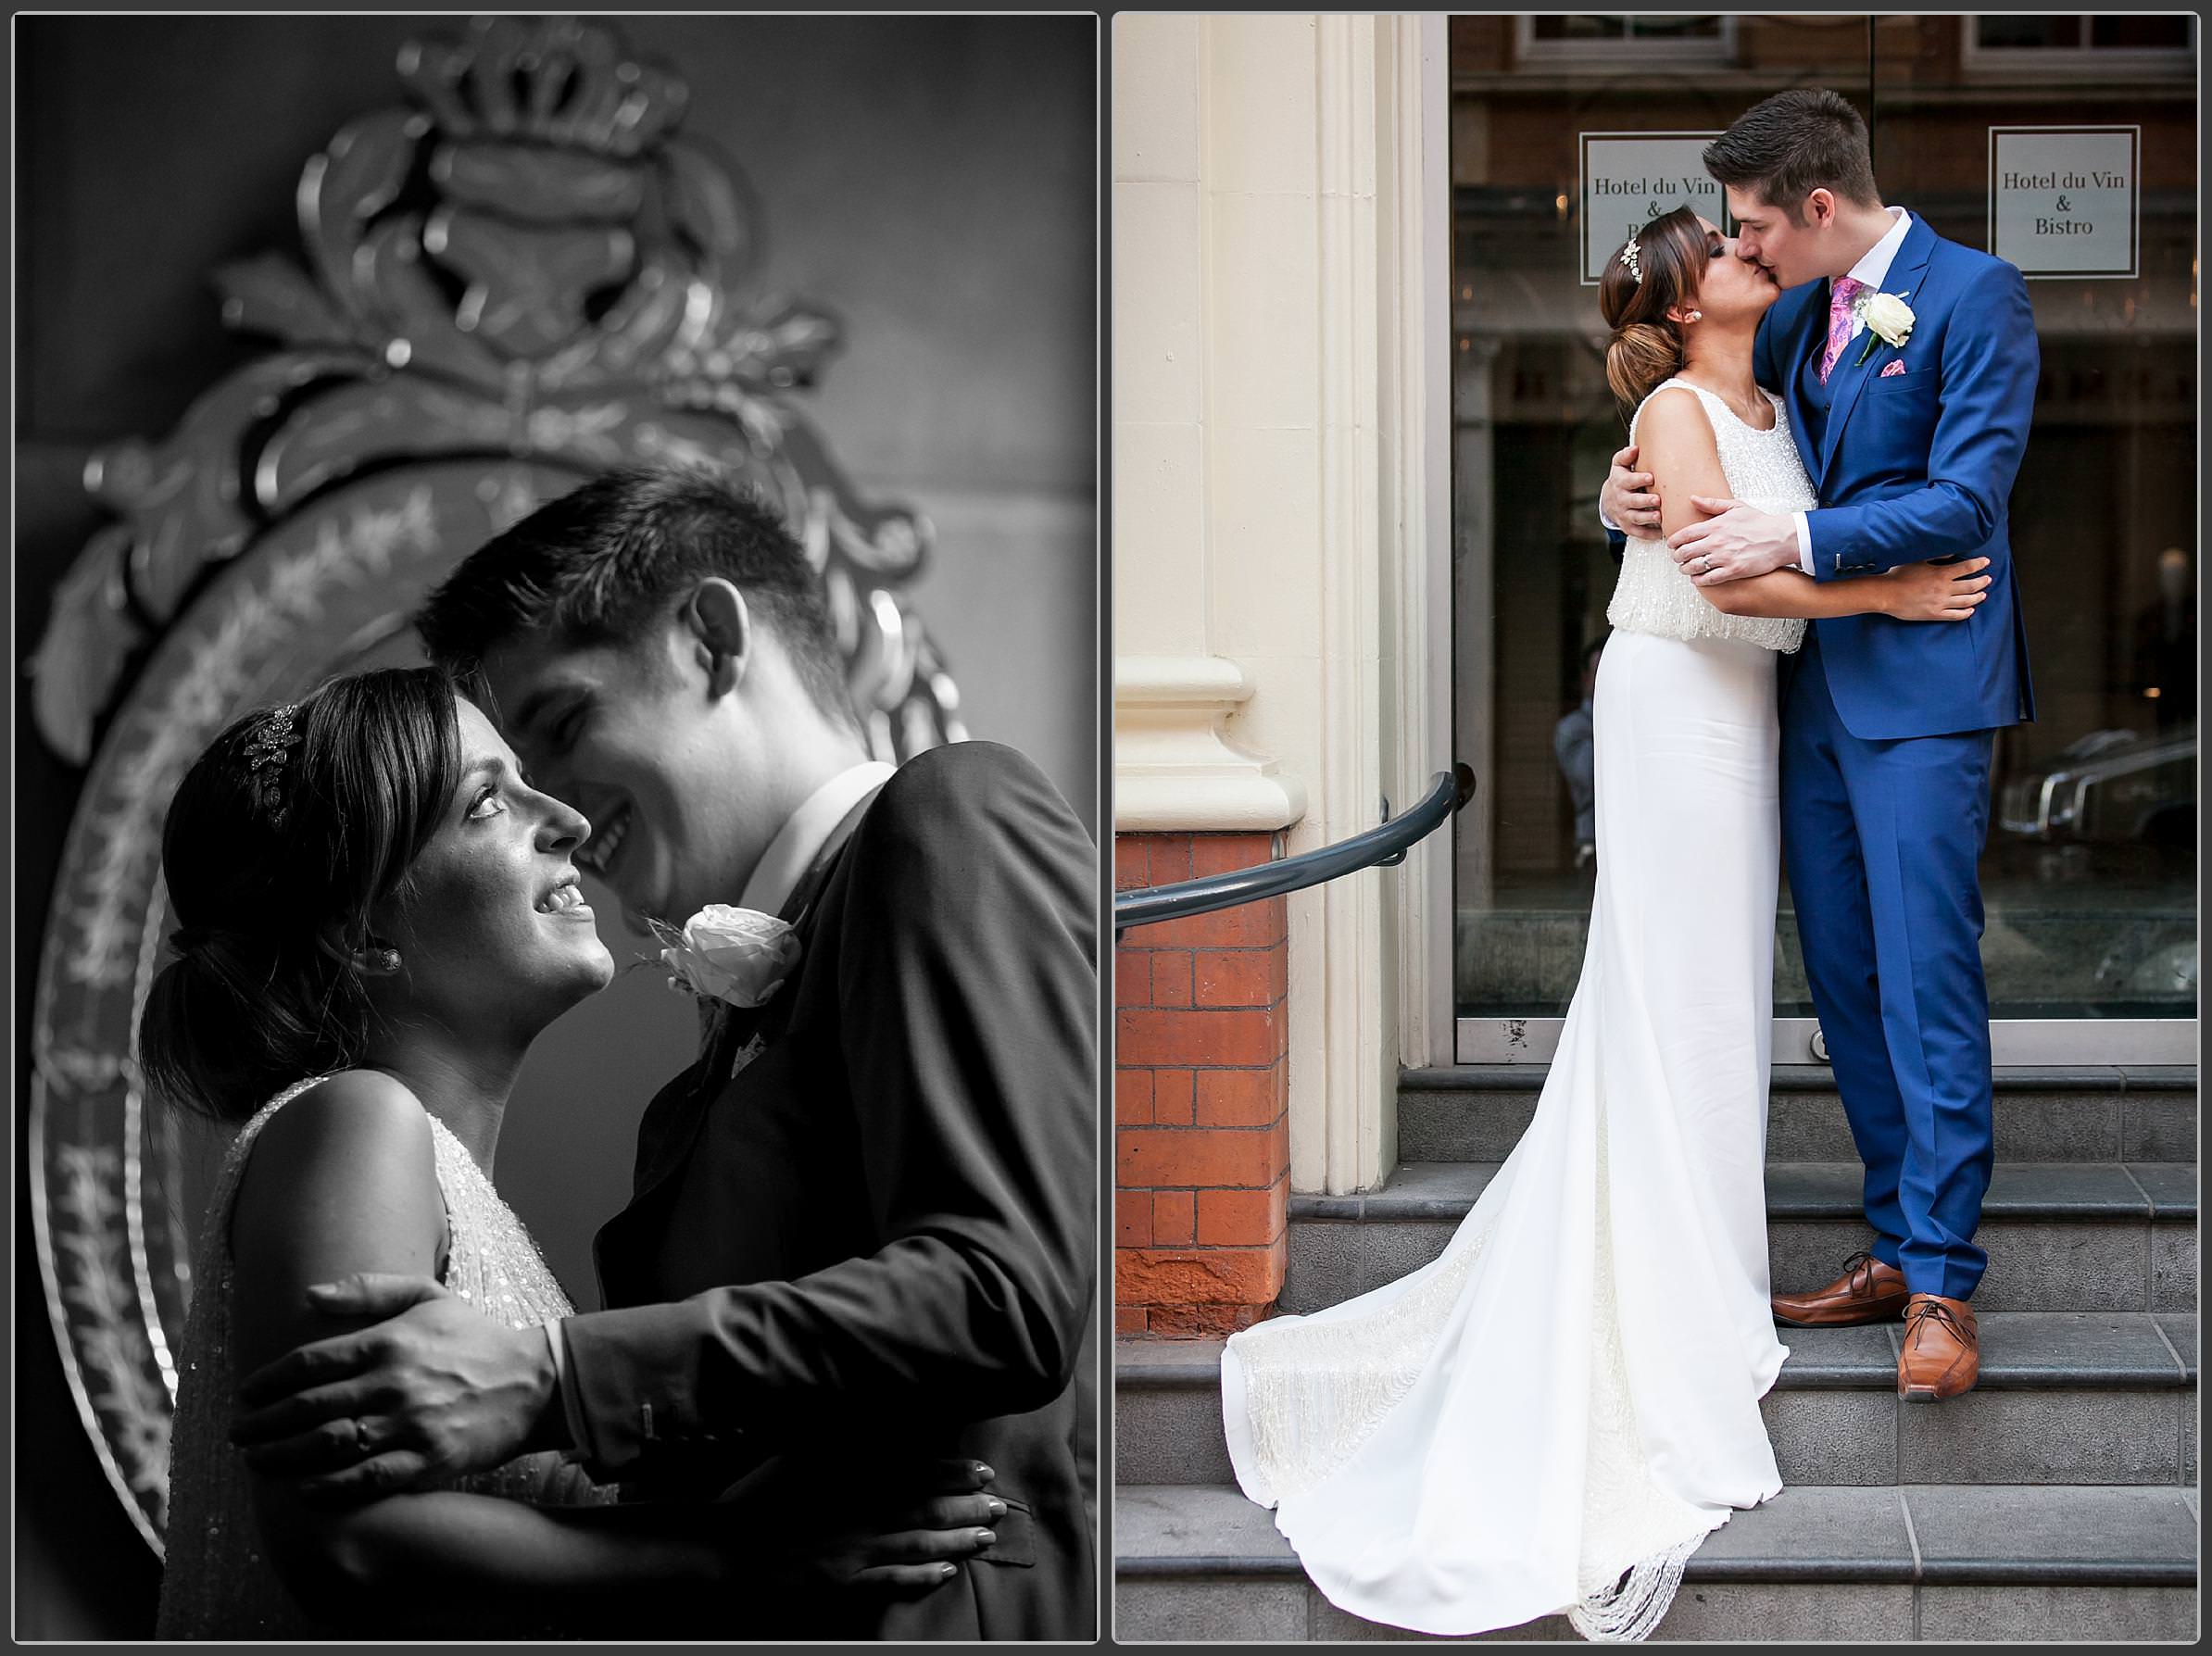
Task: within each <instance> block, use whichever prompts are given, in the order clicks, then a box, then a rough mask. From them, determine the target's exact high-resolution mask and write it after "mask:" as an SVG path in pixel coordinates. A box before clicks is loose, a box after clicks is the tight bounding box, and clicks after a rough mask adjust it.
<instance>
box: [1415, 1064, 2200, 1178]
mask: <svg viewBox="0 0 2212 1656" xmlns="http://www.w3.org/2000/svg"><path fill="white" fill-rule="evenodd" d="M1548 1067H1549V1066H1547V1065H1544V1064H1464V1065H1460V1066H1456V1067H1453V1068H1449V1069H1428V1070H1408V1071H1406V1072H1404V1073H1402V1074H1401V1076H1400V1078H1399V1086H1398V1155H1399V1158H1400V1160H1405V1161H1502V1160H1504V1159H1505V1158H1506V1157H1507V1156H1508V1155H1510V1154H1512V1152H1513V1147H1514V1145H1515V1144H1517V1143H1519V1142H1520V1137H1521V1135H1522V1133H1523V1132H1524V1131H1526V1130H1527V1126H1528V1122H1529V1118H1530V1117H1531V1116H1533V1115H1534V1114H1535V1113H1536V1100H1537V1095H1538V1093H1539V1092H1540V1091H1541V1089H1542V1087H1543V1084H1544V1073H1545V1071H1546V1070H1547V1068H1548ZM1768 1098H1769V1102H1768V1108H1767V1116H1766V1159H1767V1160H1769V1161H1849V1160H1854V1158H1855V1157H1856V1155H1857V1151H1856V1150H1855V1149H1854V1148H1853V1145H1852V1142H1851V1128H1850V1125H1849V1123H1847V1122H1846V1121H1845V1120H1844V1117H1843V1101H1842V1099H1841V1098H1840V1097H1839V1096H1838V1095H1837V1092H1836V1081H1835V1075H1834V1073H1833V1072H1832V1071H1830V1070H1829V1068H1828V1067H1827V1066H1826V1065H1825V1064H1778V1065H1776V1066H1775V1068H1774V1072H1773V1082H1772V1085H1771V1087H1770V1090H1769V1095H1768ZM2196 1104H2197V1073H2196V1071H2195V1069H2194V1068H2193V1067H2192V1066H2187V1065H2136V1066H2127V1067H2121V1066H2114V1065H2109V1064H2106V1065H2094V1066H2088V1065H2085V1066H2080V1067H2069V1068H2065V1069H2035V1070H2027V1069H2010V1070H2001V1071H1999V1072H1998V1073H1997V1076H1996V1128H1997V1156H1998V1159H1999V1160H2005V1161H2188V1162H2193V1161H2194V1160H2196Z"/></svg>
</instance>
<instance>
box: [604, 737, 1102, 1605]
mask: <svg viewBox="0 0 2212 1656" xmlns="http://www.w3.org/2000/svg"><path fill="white" fill-rule="evenodd" d="M840 832H841V833H843V834H846V836H847V837H845V838H844V839H843V841H842V843H836V844H833V846H832V847H830V848H829V849H828V850H827V851H825V853H824V854H823V859H820V860H818V862H817V864H816V867H815V869H814V870H813V871H812V872H811V874H810V877H809V885H810V886H811V888H812V896H811V901H809V902H808V903H807V906H806V911H805V913H804V915H803V917H802V918H801V920H800V922H799V933H800V935H801V939H802V943H803V948H804V952H803V954H802V956H801V959H800V962H799V965H798V969H797V970H796V971H795V972H794V973H793V974H792V976H791V978H790V979H789V980H788V981H787V982H786V984H785V985H784V986H783V988H782V989H781V990H780V991H778V993H777V994H776V996H775V997H774V998H773V1000H772V1001H771V1002H770V1003H769V1005H768V1006H767V1007H766V1008H764V1009H762V1010H761V1012H760V1014H759V1015H758V1016H754V1015H750V1014H743V1013H741V1014H738V1016H737V1018H736V1020H735V1027H734V1028H733V1029H732V1030H731V1031H730V1032H729V1033H728V1035H727V1036H726V1037H725V1038H723V1039H722V1040H720V1041H718V1042H717V1043H715V1044H714V1045H713V1046H712V1047H710V1050H709V1052H708V1054H707V1055H706V1057H705V1058H704V1059H703V1060H701V1061H700V1062H698V1063H695V1064H694V1065H693V1066H692V1068H691V1069H689V1070H687V1071H686V1072H685V1073H684V1074H683V1075H682V1076H680V1077H678V1078H677V1079H676V1080H675V1081H674V1082H673V1083H672V1084H671V1085H669V1086H668V1087H667V1088H664V1089H663V1090H662V1092H661V1094H660V1097H658V1098H655V1099H654V1101H653V1103H652V1105H651V1106H650V1107H649V1109H648V1110H647V1114H646V1119H645V1121H644V1123H643V1125H642V1126H641V1129H640V1137H639V1160H638V1168H637V1178H636V1186H635V1196H634V1198H633V1199H632V1201H631V1204H630V1206H629V1207H628V1208H627V1209H625V1210H624V1211H622V1213H621V1214H620V1215H618V1216H617V1217H616V1218H615V1219H613V1220H612V1221H611V1222H610V1223H608V1224H607V1226H606V1227H605V1228H604V1229H602V1230H601V1231H600V1233H599V1236H598V1241H597V1261H598V1267H599V1276H600V1282H601V1286H602V1288H603V1290H604V1293H605V1298H606V1301H607V1304H608V1305H609V1306H610V1308H617V1309H610V1310H608V1311H600V1312H596V1313H592V1314H588V1315H583V1316H578V1317H575V1318H573V1319H572V1320H571V1321H570V1322H569V1324H567V1335H568V1353H569V1362H570V1376H569V1377H570V1384H571V1385H572V1386H575V1387H576V1389H577V1395H578V1398H579V1399H580V1400H581V1403H582V1407H583V1411H584V1417H585V1421H586V1423H587V1424H588V1427H589V1430H590V1435H591V1438H592V1442H591V1443H590V1444H589V1445H587V1446H584V1447H585V1448H586V1449H587V1451H588V1454H589V1458H590V1464H591V1466H592V1469H593V1471H594V1473H595V1474H597V1475H598V1476H600V1477H602V1478H620V1479H621V1480H622V1482H623V1485H624V1488H625V1493H630V1492H632V1491H633V1490H642V1491H644V1492H645V1493H647V1494H648V1495H650V1494H661V1495H677V1494H682V1493H685V1492H690V1493H695V1494H710V1493H712V1492H713V1491H715V1490H718V1489H720V1488H722V1487H724V1486H727V1485H729V1484H731V1483H732V1482H733V1481H734V1480H735V1479H737V1478H739V1477H741V1476H744V1475H746V1474H748V1473H754V1474H756V1476H760V1475H764V1474H767V1475H773V1477H774V1478H775V1479H776V1481H777V1482H778V1484H779V1486H780V1487H785V1488H794V1489H801V1490H810V1491H811V1492H812V1494H813V1495H815V1496H818V1497H819V1499H821V1501H822V1502H823V1505H824V1506H825V1507H827V1508H829V1509H832V1510H836V1509H838V1508H840V1507H843V1508H848V1509H850V1510H852V1511H855V1512H859V1511H861V1510H863V1507H864V1505H865V1503H866V1502H868V1501H871V1500H873V1499H875V1498H877V1497H878V1496H880V1495H881V1494H883V1493H884V1492H886V1490H887V1489H890V1488H892V1487H911V1478H912V1475H913V1467H914V1464H915V1463H916V1462H920V1461H924V1460H928V1459H933V1458H936V1457H958V1458H963V1459H965V1458H973V1459H975V1460H980V1461H982V1462H986V1463H987V1464H988V1465H989V1466H991V1467H992V1468H993V1469H994V1470H995V1471H996V1473H997V1474H998V1475H997V1480H996V1483H995V1485H994V1490H993V1492H994V1493H996V1494H998V1495H999V1496H1000V1497H1001V1498H1002V1499H1005V1500H1006V1501H1007V1502H1008V1503H1009V1507H1010V1510H1009V1512H1008V1513H1007V1516H1006V1518H1005V1519H1004V1520H1002V1521H1000V1522H999V1524H997V1525H996V1528H997V1531H998V1535H999V1541H998V1543H997V1545H996V1546H994V1547H993V1548H992V1549H990V1550H989V1551H988V1552H987V1553H985V1554H983V1555H981V1557H980V1558H978V1559H977V1560H975V1561H974V1562H971V1563H968V1564H966V1565H963V1566H962V1568H961V1575H960V1578H959V1579H957V1580H955V1581H953V1582H952V1583H950V1584H949V1585H948V1586H947V1587H942V1588H939V1589H937V1590H936V1591H934V1592H932V1593H929V1594H926V1595H924V1597H922V1598H920V1599H918V1600H906V1601H903V1602H897V1603H891V1604H887V1605H886V1604H885V1603H884V1602H882V1601H880V1600H875V1599H873V1598H872V1597H867V1596H862V1595H852V1594H848V1595H844V1596H842V1597H840V1598H838V1599H837V1600H836V1601H835V1602H832V1603H829V1604H826V1605H821V1606H815V1607H812V1608H810V1609H809V1610H808V1611H807V1612H805V1614H804V1617H803V1618H802V1619H804V1620H806V1621H807V1622H808V1623H809V1624H810V1625H805V1626H801V1627H797V1628H788V1629H786V1630H788V1631H792V1632H798V1633H805V1634H811V1635H813V1636H814V1637H886V1638H969V1639H973V1638H1024V1637H1026V1638H1038V1637H1045V1638H1083V1639H1088V1638H1090V1637H1093V1635H1094V1630H1095V1611H1094V1600H1095V1594H1096V1586H1095V1583H1096V1574H1095V1562H1094V1561H1095V1549H1096V1538H1095V1535H1094V1532H1093V1526H1092V1523H1091V1519H1090V1515H1089V1512H1088V1510H1087V1508H1088V1504H1089V1499H1091V1498H1093V1497H1094V1496H1095V1477H1096V1467H1095V1464H1090V1463H1088V1462H1090V1461H1091V1460H1092V1458H1093V1457H1094V1456H1095V1450H1093V1449H1091V1448H1090V1447H1089V1446H1090V1444H1091V1441H1092V1423H1091V1414H1092V1411H1094V1410H1095V1409H1096V1407H1097V1385H1098V1381H1097V1374H1096V1369H1097V1350H1096V1342H1095V1339H1094V1338H1093V1335H1092V1330H1093V1327H1094V1319H1093V1299H1094V1295H1095V1292H1096V1281H1097V1265H1096V1252H1097V1248H1096V1241H1095V1238H1096V1236H1097V1224H1096V1203H1097V1188H1098V1175H1097V1166H1098V1163H1097V1157H1098V1127H1097V1109H1098V1105H1097V1095H1096V1085H1097V1083H1096V1068H1095V1062H1094V1053H1095V1050H1096V1045H1097V1027H1096V1026H1097V1011H1096V1008H1097V972H1098V964H1097V935H1096V922H1095V906H1096V896H1095V893H1096V889H1097V879H1096V875H1095V872H1094V871H1095V868H1096V861H1095V859H1096V856H1097V852H1096V849H1095V847H1093V846H1092V844H1091V842H1090V839H1089V836H1088V835H1087V834H1086V832H1085V831H1084V828H1083V826H1082V824H1081V823H1080V822H1077V821H1076V819H1075V814H1074V813H1073V812H1072V811H1071V810H1070V809H1068V807H1067V804H1066V802H1065V801H1063V800H1062V798H1061V797H1060V796H1059V794H1058V793H1057V792H1056V791H1055V790H1054V789H1053V787H1052V784H1050V783H1049V781H1047V780H1046V778H1045V777H1044V775H1043V774H1042V773H1041V772H1039V771H1037V768H1036V767H1035V766H1034V765H1032V764H1031V763H1030V762H1029V761H1028V760H1027V759H1024V758H1023V757H1022V756H1021V755H1020V754H1018V753H1016V752H1014V751H1013V750H1012V749H1011V748H1006V747H1001V746H995V745H991V744H987V743H981V742H967V743H960V744H956V745H954V746H948V747H942V748H937V749H934V750H931V751H928V752H925V753H923V754H920V755H918V756H916V757H915V758H914V759H910V760H909V761H908V762H907V763H906V764H905V765H904V766H902V767H901V768H900V769H899V772H897V774H896V775H894V776H893V777H892V778H891V780H890V781H888V782H886V784H884V786H883V787H882V789H881V790H880V791H879V792H878V793H877V794H876V796H875V797H874V798H873V800H872V801H870V802H868V803H866V804H865V805H864V806H863V807H862V808H861V810H860V811H858V812H856V813H855V816H854V817H850V818H848V820H847V822H846V824H845V825H844V827H843V828H842V829H841V831H840ZM806 895H807V891H806V888H804V887H802V891H801V893H799V894H797V896H798V898H801V899H803V898H804V897H806ZM756 1033H757V1034H758V1035H760V1036H761V1037H762V1038H763V1040H764V1041H765V1045H764V1046H763V1047H762V1048H760V1051H759V1052H758V1054H757V1055H756V1056H754V1057H752V1058H751V1059H750V1060H748V1062H747V1063H746V1064H745V1066H744V1067H743V1069H742V1070H741V1071H740V1072H739V1073H738V1074H737V1076H736V1078H735V1080H734V1081H721V1080H720V1078H721V1077H723V1076H726V1075H727V1073H728V1070H729V1066H730V1061H731V1059H732V1057H733V1056H734V1055H735V1052H736V1051H737V1050H739V1049H740V1048H741V1047H742V1046H743V1045H744V1044H745V1042H746V1039H747V1037H748V1036H749V1035H753V1034H756ZM718 1083H719V1084H718ZM763 1462H769V1463H770V1464H769V1466H768V1467H767V1468H765V1469H763ZM756 1469H762V1470H761V1471H757V1470H756ZM902 1477H903V1478H905V1479H907V1480H908V1482H907V1483H906V1484H905V1485H903V1486H901V1485H900V1479H901V1478H902ZM756 1608H760V1607H756V1606H753V1605H746V1604H734V1605H733V1606H732V1610H731V1615H730V1620H729V1625H727V1627H726V1628H724V1629H723V1630H721V1632H720V1637H757V1636H759V1635H760V1633H761V1632H762V1631H764V1628H763V1626H762V1625H761V1623H760V1617H759V1616H757V1615H756V1614H755V1613H754V1611H755V1609H756Z"/></svg>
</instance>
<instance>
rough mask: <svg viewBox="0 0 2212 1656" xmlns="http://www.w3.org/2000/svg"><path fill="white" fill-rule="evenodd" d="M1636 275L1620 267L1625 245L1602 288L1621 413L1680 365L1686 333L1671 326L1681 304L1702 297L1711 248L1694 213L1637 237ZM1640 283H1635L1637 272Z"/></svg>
mask: <svg viewBox="0 0 2212 1656" xmlns="http://www.w3.org/2000/svg"><path fill="white" fill-rule="evenodd" d="M1629 239H1630V240H1631V241H1633V242H1635V244H1636V269H1635V270H1631V269H1630V268H1629V267H1628V265H1626V264H1624V263H1622V262H1621V255H1622V253H1623V252H1624V251H1625V250H1626V249H1627V247H1628V243H1626V242H1624V243H1622V244H1621V245H1620V246H1618V247H1615V249H1614V250H1613V257H1612V258H1611V259H1609V260H1607V261H1606V265H1605V274H1604V275H1603V276H1602V277H1601V278H1599V281H1598V308H1599V310H1600V311H1602V313H1603V314H1604V317H1605V321H1606V324H1607V325H1608V326H1609V327H1611V328H1612V330H1613V338H1612V339H1611V340H1610V341H1608V342H1607V344H1606V346H1605V383H1606V384H1608V385H1610V386H1612V387H1613V395H1615V397H1617V398H1619V399H1620V404H1621V406H1622V407H1623V408H1635V407H1636V405H1637V404H1638V403H1640V402H1641V401H1643V399H1644V398H1645V397H1647V396H1649V395H1651V392H1652V387H1653V386H1654V385H1656V384H1658V383H1660V382H1661V381H1663V380H1665V379H1666V378H1667V377H1668V376H1669V375H1671V374H1674V373H1675V372H1677V371H1678V370H1679V369H1680V368H1681V366H1682V330H1681V329H1680V328H1679V327H1678V326H1677V325H1676V324H1674V323H1673V322H1670V321H1668V320H1666V313H1667V311H1668V310H1669V309H1671V308H1672V307H1674V306H1675V305H1676V304H1678V303H1687V302H1688V301H1690V300H1693V299H1695V298H1696V297H1697V290H1698V284H1699V283H1700V282H1703V280H1704V275H1705V266H1706V264H1707V262H1708V257H1709V249H1708V247H1707V245H1706V242H1705V227H1704V226H1703V225H1702V224H1700V223H1699V222H1698V220H1697V211H1696V209H1695V208H1693V207H1677V208H1676V209H1675V210H1674V211H1673V212H1671V213H1662V214H1660V215H1659V217H1658V218H1656V219H1654V220H1652V221H1651V222H1650V223H1649V224H1647V225H1645V226H1644V227H1643V228H1642V229H1641V230H1640V231H1638V232H1636V233H1635V235H1634V236H1632V237H1630V238H1629ZM1636 270H1641V271H1642V272H1643V280H1642V281H1640V282H1639V281H1638V280H1637V279H1636Z"/></svg>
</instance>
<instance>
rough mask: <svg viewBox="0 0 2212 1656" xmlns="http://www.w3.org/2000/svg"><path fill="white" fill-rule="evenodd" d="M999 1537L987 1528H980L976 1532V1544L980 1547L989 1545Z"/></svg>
mask: <svg viewBox="0 0 2212 1656" xmlns="http://www.w3.org/2000/svg"><path fill="white" fill-rule="evenodd" d="M998 1538H999V1537H997V1536H995V1535H993V1534H992V1533H991V1532H990V1531H989V1530H987V1529H979V1530H977V1531H976V1532H975V1545H976V1546H978V1547H988V1546H990V1545H991V1544H992V1543H993V1542H995V1541H997V1540H998Z"/></svg>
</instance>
